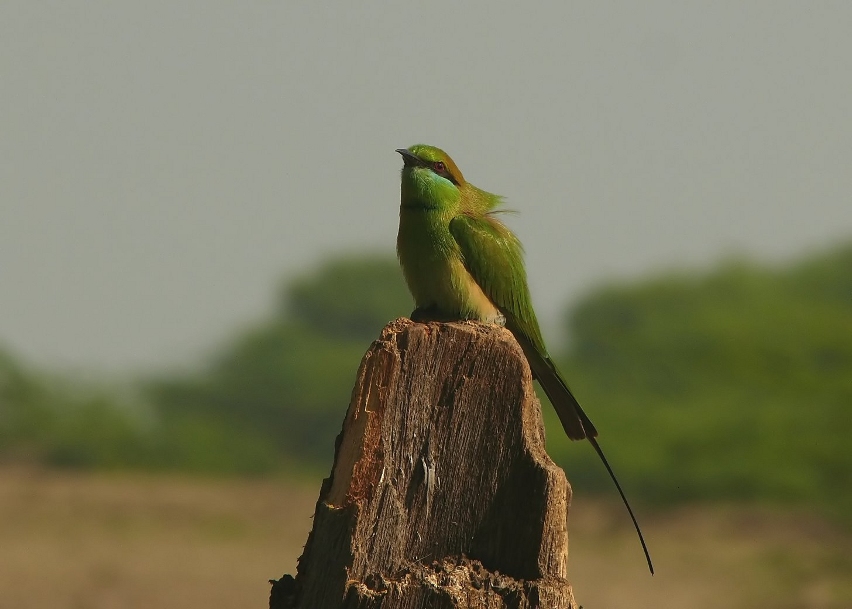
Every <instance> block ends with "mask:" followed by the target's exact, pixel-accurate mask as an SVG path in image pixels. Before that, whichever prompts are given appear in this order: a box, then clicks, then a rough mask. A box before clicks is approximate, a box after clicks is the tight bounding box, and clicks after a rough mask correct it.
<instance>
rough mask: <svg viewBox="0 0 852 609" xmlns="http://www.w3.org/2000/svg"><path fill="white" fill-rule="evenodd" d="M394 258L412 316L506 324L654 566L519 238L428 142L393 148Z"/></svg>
mask: <svg viewBox="0 0 852 609" xmlns="http://www.w3.org/2000/svg"><path fill="white" fill-rule="evenodd" d="M396 152H398V153H399V154H400V155H402V161H403V167H402V172H401V179H400V207H399V232H398V234H397V243H396V247H397V256H398V257H399V262H400V266H401V267H402V273H403V275H404V277H405V282H406V284H407V285H408V289H409V291H410V292H411V295H412V296H413V298H414V302H415V309H414V311H413V313H412V314H411V319H412V320H414V321H426V320H436V321H452V320H474V321H480V322H486V323H495V324H500V325H503V326H505V327H506V328H507V329H508V330H509V331H510V332H511V333H512V335H513V336H514V337H515V340H517V342H518V343H519V345H520V346H521V349H522V350H523V352H524V355H525V356H526V359H527V362H528V363H529V367H530V370H531V371H532V374H533V377H534V378H536V379H537V380H538V382H539V384H540V385H541V387H542V389H543V390H544V393H545V394H546V395H547V397H548V399H549V400H550V403H551V404H552V405H553V408H554V409H555V410H556V414H557V415H558V416H559V421H560V422H561V423H562V427H563V429H564V430H565V433H566V434H567V436H568V437H569V438H570V439H572V440H583V439H585V440H588V442H589V443H590V444H591V445H592V447H593V448H594V450H595V452H596V453H597V455H598V457H599V458H600V460H601V462H602V463H603V465H604V467H605V468H606V471H607V472H608V473H609V476H610V478H611V479H612V481H613V483H614V484H615V487H616V489H618V493H619V495H620V496H621V500H622V502H623V503H624V506H625V507H626V508H627V512H628V514H629V515H630V519H631V520H632V521H633V526H634V528H635V529H636V533H637V535H638V536H639V541H640V543H641V544H642V550H643V552H644V553H645V560H646V561H647V563H648V569H649V570H650V572H651V574H652V575H653V574H654V566H653V563H652V561H651V555H650V553H649V551H648V546H647V544H646V543H645V537H644V536H643V535H642V530H641V528H640V527H639V522H638V521H637V520H636V516H635V515H634V513H633V509H632V508H631V507H630V503H629V502H628V501H627V497H626V496H625V494H624V491H623V490H622V488H621V484H619V482H618V479H617V478H616V476H615V472H613V469H612V467H611V466H610V464H609V462H608V461H607V458H606V456H605V455H604V452H603V450H602V449H601V447H600V444H599V443H598V441H597V439H596V438H597V435H598V431H597V429H596V428H595V426H594V424H593V423H592V421H591V420H590V419H589V417H588V416H587V415H586V413H585V411H584V410H583V408H582V407H581V406H580V403H579V402H578V401H577V399H576V398H575V397H574V394H573V393H572V392H571V389H570V388H569V387H568V384H567V383H566V382H565V379H564V378H563V376H562V374H561V373H560V372H559V370H558V369H557V367H556V365H555V364H554V363H553V360H552V359H551V357H550V355H549V354H548V352H547V348H546V346H545V343H544V339H543V337H542V334H541V330H540V328H539V325H538V320H537V319H536V314H535V311H534V310H533V307H532V299H531V296H530V290H529V286H528V283H527V275H526V268H525V265H524V258H523V247H522V246H521V242H520V241H519V240H518V238H517V237H516V236H515V234H514V233H512V232H511V231H510V230H509V228H508V227H506V225H505V224H503V223H502V222H501V221H500V220H499V219H498V217H497V215H498V214H499V213H500V212H501V211H505V210H503V209H502V208H501V207H500V205H501V204H502V202H503V198H502V197H501V196H499V195H495V194H492V193H490V192H486V191H484V190H482V189H480V188H477V187H476V186H474V185H473V184H471V183H470V182H468V181H467V180H465V178H464V176H463V175H462V172H461V171H460V170H459V168H458V166H457V165H456V163H455V162H454V161H453V159H452V158H450V156H449V155H448V154H447V153H446V152H444V151H443V150H441V149H440V148H437V147H435V146H429V145H426V144H417V145H414V146H411V147H409V148H399V149H397V151H396Z"/></svg>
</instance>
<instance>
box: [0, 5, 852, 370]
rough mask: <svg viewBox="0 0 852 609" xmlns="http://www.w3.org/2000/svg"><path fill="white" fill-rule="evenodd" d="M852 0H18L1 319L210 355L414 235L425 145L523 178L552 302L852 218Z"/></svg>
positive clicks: (28, 327) (769, 255)
mask: <svg viewBox="0 0 852 609" xmlns="http://www.w3.org/2000/svg"><path fill="white" fill-rule="evenodd" d="M850 31H852V3H849V2H813V3H805V2H781V1H751V2H748V3H743V2H680V1H678V2H662V1H657V0H652V1H647V2H641V3H632V2H617V3H611V2H591V1H590V2H584V3H578V2H540V3H509V2H488V3H486V2H464V3H457V2H445V1H442V0H436V1H432V2H420V3H392V2H365V3H342V2H337V3H320V2H312V3H307V2H305V3H298V2H279V3H267V2H263V3H261V2H221V1H219V0H208V1H206V2H172V1H169V2H160V1H149V2H137V3H130V2H78V3H65V2H38V3H34V2H16V1H12V0H5V1H4V2H2V3H0V83H2V87H0V109H2V112H0V346H2V347H3V348H4V349H6V350H10V351H11V352H12V353H15V354H17V355H19V356H20V357H22V358H24V359H25V360H26V361H29V362H31V363H32V364H34V365H39V366H48V367H53V368H56V369H75V370H86V371H101V372H104V373H115V374H120V373H128V372H131V371H140V370H156V369H160V368H163V367H165V366H170V365H186V364H187V363H188V362H192V361H198V359H199V358H201V357H203V354H205V353H207V352H208V351H209V350H210V349H211V348H213V347H214V346H215V345H216V344H218V343H220V342H221V341H223V340H225V339H226V338H227V337H229V336H231V335H232V334H233V333H234V332H236V331H237V329H238V328H240V327H243V326H245V325H246V324H250V323H251V322H252V320H256V319H258V318H260V317H262V316H264V315H266V314H268V312H269V311H270V310H271V309H272V307H273V302H274V298H275V295H276V292H277V290H278V288H279V286H280V284H281V281H282V280H283V279H284V278H286V277H292V276H294V275H297V274H299V273H303V272H305V271H306V270H309V269H311V268H315V267H316V266H317V265H319V264H320V263H321V262H322V261H323V260H325V259H327V258H329V257H332V256H335V255H347V254H349V253H351V252H355V251H360V250H366V249H369V250H371V251H382V252H387V254H388V255H393V252H394V244H395V238H396V229H397V221H398V211H397V208H398V204H399V169H400V167H401V161H400V158H399V155H397V154H396V153H395V152H394V150H395V149H396V148H400V147H407V146H409V145H411V144H414V143H428V144H433V145H437V146H440V147H441V148H443V149H444V150H446V151H447V152H449V153H450V154H451V155H452V156H453V158H454V159H455V161H456V163H457V164H458V165H459V167H460V168H461V169H462V171H463V172H464V174H465V177H466V178H467V179H468V180H469V181H470V182H472V183H474V184H476V185H477V186H479V187H481V188H484V189H485V190H488V191H491V192H495V193H499V194H502V195H505V196H506V200H507V206H508V207H510V208H512V209H514V210H516V211H517V212H518V213H517V214H516V215H512V216H508V217H507V218H506V220H507V222H508V223H509V224H510V226H511V227H512V228H513V229H514V230H515V231H516V232H517V233H518V235H519V236H520V238H521V240H522V241H523V243H524V244H525V247H526V252H527V265H528V269H529V276H530V286H531V289H532V292H533V299H534V302H535V304H536V306H537V309H538V310H539V315H540V317H542V318H543V319H544V322H545V323H544V325H545V329H546V330H547V329H548V328H551V329H553V328H557V329H558V326H559V323H560V317H561V315H562V312H563V310H564V308H565V307H566V305H568V304H569V303H570V302H575V301H576V300H577V299H579V298H581V297H582V296H583V295H584V294H586V293H588V291H589V290H591V289H593V288H594V287H595V286H597V285H600V284H602V283H607V282H611V281H618V280H624V279H641V278H642V277H645V276H648V275H649V274H652V273H655V272H659V271H660V270H662V269H669V268H673V267H674V268H695V269H701V268H706V267H708V266H710V265H712V264H714V263H716V262H718V261H719V260H720V259H723V258H725V257H727V256H731V255H744V256H748V257H751V258H754V259H757V260H760V261H765V262H768V263H773V262H778V263H781V262H783V261H785V260H789V259H791V258H794V257H796V256H800V255H803V254H806V253H809V252H813V251H819V250H821V249H823V248H825V247H828V246H830V245H831V244H835V243H838V242H840V241H842V240H844V239H848V238H850V236H852V200H850V193H852V170H850V168H852V118H850V117H852V113H850V100H852V36H850V35H849V32H850Z"/></svg>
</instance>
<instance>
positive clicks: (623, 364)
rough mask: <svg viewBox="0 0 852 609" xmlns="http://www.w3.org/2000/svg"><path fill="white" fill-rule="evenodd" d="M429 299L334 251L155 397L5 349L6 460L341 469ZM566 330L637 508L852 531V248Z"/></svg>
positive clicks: (585, 474)
mask: <svg viewBox="0 0 852 609" xmlns="http://www.w3.org/2000/svg"><path fill="white" fill-rule="evenodd" d="M411 308H412V304H411V299H410V297H409V295H408V292H407V290H406V289H405V286H404V283H403V281H402V277H401V274H400V272H399V269H398V266H397V263H396V261H395V260H393V259H392V258H389V257H382V256H367V257H364V256H361V257H358V256H354V257H353V256H350V257H346V258H340V259H336V260H331V261H329V262H327V263H326V264H324V265H323V266H321V267H320V268H319V269H317V270H316V271H315V272H312V273H310V274H307V275H305V276H303V277H299V278H296V279H295V280H293V281H291V282H289V283H288V284H286V285H285V287H284V289H283V290H282V291H281V297H280V302H279V304H278V306H277V307H276V309H275V314H274V315H273V316H271V318H270V319H267V320H264V321H262V322H260V323H258V324H257V325H255V326H254V327H252V328H249V329H248V330H246V331H243V332H241V333H239V334H238V335H237V336H235V337H234V338H233V339H232V340H231V341H229V342H227V343H226V344H225V345H224V346H222V348H220V349H219V350H218V353H217V354H216V356H215V357H213V358H212V359H211V360H210V361H208V362H207V363H206V365H205V366H203V367H202V368H201V369H200V370H199V371H197V372H195V373H191V374H187V373H183V374H177V373H176V374H174V375H171V376H166V377H161V378H157V379H149V380H147V381H145V382H143V383H142V384H141V389H140V393H141V403H142V406H141V407H140V406H139V404H135V405H133V404H131V405H128V404H127V403H125V402H126V400H123V399H121V398H119V397H117V396H116V394H113V393H110V392H108V391H105V390H94V389H86V390H83V389H80V388H79V387H76V388H75V387H73V386H69V385H68V384H63V385H60V384H58V383H57V382H55V381H51V380H46V379H45V378H43V377H41V376H37V375H35V374H33V373H31V372H29V371H26V370H24V369H22V368H21V367H20V366H19V365H18V364H17V363H16V362H15V361H14V360H13V358H11V357H10V356H7V355H6V356H0V459H5V460H12V459H29V460H37V461H41V462H45V463H48V464H53V465H64V466H77V467H144V468H181V469H186V470H192V471H203V472H214V473H238V474H245V473H264V472H272V471H277V470H280V469H281V468H285V467H286V468H290V469H292V468H311V469H314V470H316V469H320V470H321V469H323V468H327V467H328V465H329V463H330V459H331V457H332V453H333V444H334V438H335V436H336V434H337V433H338V431H339V429H340V425H341V422H342V419H343V415H344V413H345V410H346V407H347V405H348V402H349V397H350V392H351V389H352V385H353V383H354V380H355V374H356V371H357V367H358V364H359V362H360V358H361V356H362V355H363V353H364V351H365V350H366V349H367V347H368V345H369V343H370V341H371V340H374V339H375V338H376V337H377V336H378V334H379V331H380V330H381V328H382V327H383V326H384V325H385V323H387V322H388V321H390V320H391V319H393V318H395V317H398V316H401V315H407V314H408V313H409V312H410V310H411ZM566 321H567V330H568V332H569V336H570V342H569V344H570V348H569V349H568V352H567V353H565V354H564V356H563V357H561V358H559V359H560V361H561V366H562V368H563V371H564V372H565V375H566V377H567V379H568V380H569V382H570V383H571V385H572V387H573V389H574V390H575V392H576V393H577V395H578V397H579V399H580V401H581V403H583V404H584V405H585V407H586V409H587V411H588V413H589V415H590V416H591V417H592V419H593V420H594V421H595V422H596V424H597V425H598V428H599V429H600V430H601V443H602V444H603V445H604V448H605V449H606V450H607V453H608V454H609V456H610V460H611V462H612V464H613V466H614V467H615V468H616V470H617V471H618V473H619V475H620V478H621V480H622V482H623V483H624V485H625V487H626V488H627V490H628V492H629V493H630V494H631V496H632V497H634V498H635V499H636V500H637V501H638V500H640V499H642V500H645V501H648V502H657V503H674V502H684V501H691V500H707V499H713V500H749V501H765V502H773V503H779V504H784V505H802V506H807V507H819V508H820V509H822V510H823V511H825V512H830V513H833V514H835V515H837V516H839V517H840V519H841V520H845V521H847V522H852V518H850V514H852V450H850V449H849V448H848V446H847V439H848V438H850V437H852V416H850V415H851V414H852V412H850V405H852V246H848V247H843V248H839V249H836V250H834V251H831V252H828V253H825V254H821V255H818V256H813V257H811V258H808V259H806V260H804V261H803V262H800V263H797V264H793V265H790V266H788V267H786V268H779V269H773V268H766V267H762V266H758V265H754V264H750V263H747V262H743V261H732V262H726V263H724V264H722V265H720V266H719V267H718V268H716V269H714V270H712V271H710V272H707V273H703V274H699V273H690V274H687V273H680V274H678V273H670V274H665V275H662V276H658V277H655V278H650V279H648V280H644V281H641V282H638V283H635V284H632V285H624V284H620V285H612V286H604V287H601V288H599V289H597V290H596V291H594V292H593V293H591V294H589V295H588V296H587V297H586V298H585V299H584V300H583V301H582V302H580V303H579V304H578V305H577V306H575V307H573V308H571V310H570V311H569V312H568V316H567V318H566ZM544 411H545V418H546V421H547V424H548V428H549V429H550V434H549V448H550V451H551V453H552V454H553V456H554V457H555V458H556V460H557V461H558V462H559V463H560V464H561V465H563V467H565V469H566V471H567V472H568V476H569V479H570V480H571V481H572V483H573V484H574V485H575V487H577V488H586V489H594V490H601V491H603V492H607V493H611V492H612V490H611V489H610V488H609V485H610V482H609V480H608V478H607V477H606V474H605V472H604V471H603V469H602V467H601V466H600V464H599V463H597V460H596V457H595V455H594V453H593V452H592V451H591V450H590V447H589V446H587V445H586V443H571V442H568V441H567V440H566V439H565V438H564V436H563V434H562V432H561V429H560V427H559V425H558V422H557V421H556V418H555V415H554V414H553V412H552V409H551V408H549V406H547V405H546V400H545V407H544Z"/></svg>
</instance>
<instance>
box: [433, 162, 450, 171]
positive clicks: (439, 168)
mask: <svg viewBox="0 0 852 609" xmlns="http://www.w3.org/2000/svg"><path fill="white" fill-rule="evenodd" d="M432 167H434V168H435V171H437V172H438V173H444V172H445V171H446V170H447V167H446V166H445V165H444V163H443V161H435V162H434V163H433V164H432Z"/></svg>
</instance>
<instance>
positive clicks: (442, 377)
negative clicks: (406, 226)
mask: <svg viewBox="0 0 852 609" xmlns="http://www.w3.org/2000/svg"><path fill="white" fill-rule="evenodd" d="M570 498H571V488H570V486H569V485H568V482H567V480H566V479H565V474H564V473H563V472H562V470H561V469H559V468H558V467H557V466H556V465H555V464H554V463H553V461H551V459H550V458H549V457H548V455H547V453H546V452H545V445H544V427H543V424H542V419H541V409H540V405H539V402H538V399H537V398H536V395H535V392H534V391H533V384H532V377H531V374H530V370H529V366H528V365H527V362H526V359H525V358H524V355H523V353H522V351H521V349H520V347H519V346H518V344H517V342H516V341H515V339H514V337H513V336H512V334H511V333H510V332H509V331H508V330H505V329H504V328H500V327H497V326H493V325H485V324H479V323H474V322H453V323H437V322H430V323H426V324H423V323H414V322H412V321H410V320H408V319H398V320H396V321H393V322H391V323H390V324H388V325H387V326H386V327H385V329H384V330H383V331H382V333H381V336H380V337H379V339H378V340H377V341H376V342H374V343H373V344H372V346H371V347H370V349H369V350H368V351H367V353H366V355H365V356H364V359H363V360H362V362H361V366H360V369H359V370H358V377H357V382H356V384H355V388H354V390H353V392H352V400H351V403H350V405H349V410H348V412H347V413H346V419H345V421H344V423H343V430H342V431H341V433H340V435H339V436H338V439H337V445H336V450H335V458H334V466H333V468H332V472H331V476H330V477H329V478H327V479H326V480H325V481H324V482H323V485H322V489H321V490H320V496H319V499H318V501H317V505H316V512H315V514H314V526H313V530H312V531H311V533H310V535H309V536H308V541H307V544H306V545H305V549H304V553H303V554H302V556H301V558H300V559H299V563H298V570H297V575H296V577H295V578H293V577H292V576H289V575H285V576H284V577H283V578H282V579H280V580H277V581H273V582H272V584H273V587H272V593H271V596H270V608H271V609H297V608H298V609H326V608H328V609H339V608H346V609H355V608H358V609H368V608H369V609H374V608H375V609H378V608H381V609H402V608H405V609H415V608H424V609H425V608H427V607H428V608H447V609H449V608H470V609H474V608H486V607H487V608H488V609H502V608H512V609H514V608H534V607H542V608H570V609H575V607H576V605H575V603H574V598H573V596H572V592H571V586H570V585H569V583H568V581H567V580H566V579H565V576H566V563H567V555H568V534H567V511H568V504H569V501H570Z"/></svg>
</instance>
